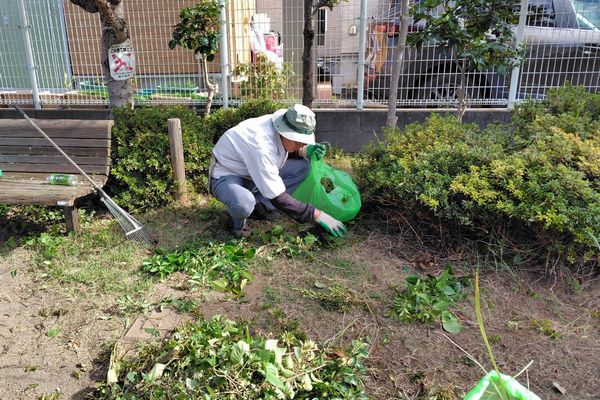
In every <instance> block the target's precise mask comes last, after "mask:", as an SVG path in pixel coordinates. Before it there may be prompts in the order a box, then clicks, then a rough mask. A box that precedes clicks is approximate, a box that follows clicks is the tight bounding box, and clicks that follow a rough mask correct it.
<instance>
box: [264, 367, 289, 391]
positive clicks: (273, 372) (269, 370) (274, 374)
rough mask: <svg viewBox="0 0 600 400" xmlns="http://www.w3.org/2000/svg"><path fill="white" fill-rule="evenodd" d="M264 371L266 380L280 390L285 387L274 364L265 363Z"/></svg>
mask: <svg viewBox="0 0 600 400" xmlns="http://www.w3.org/2000/svg"><path fill="white" fill-rule="evenodd" d="M264 373H265V379H266V381H267V382H269V383H270V384H271V385H273V386H275V387H276V388H277V389H279V390H282V391H283V390H285V389H286V388H285V385H284V384H283V382H282V381H281V379H279V371H278V370H277V367H276V366H275V365H273V364H271V363H265V370H264Z"/></svg>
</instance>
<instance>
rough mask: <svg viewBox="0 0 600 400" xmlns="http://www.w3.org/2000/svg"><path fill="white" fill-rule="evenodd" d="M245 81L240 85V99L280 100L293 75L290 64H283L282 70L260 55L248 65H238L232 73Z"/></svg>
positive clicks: (286, 90)
mask: <svg viewBox="0 0 600 400" xmlns="http://www.w3.org/2000/svg"><path fill="white" fill-rule="evenodd" d="M233 73H234V75H239V76H242V77H244V78H245V79H244V80H242V81H241V83H240V91H241V94H242V97H245V98H263V99H281V98H284V97H285V95H286V93H287V92H288V85H289V80H290V77H291V76H293V75H294V71H293V69H292V66H291V64H289V63H284V64H283V67H282V68H277V66H276V65H275V64H274V63H273V62H271V61H269V59H268V58H267V57H266V56H265V55H264V54H261V53H257V54H256V60H255V61H254V62H251V63H249V64H239V65H238V66H237V67H236V68H235V70H234V71H233Z"/></svg>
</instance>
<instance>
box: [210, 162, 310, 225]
mask: <svg viewBox="0 0 600 400" xmlns="http://www.w3.org/2000/svg"><path fill="white" fill-rule="evenodd" d="M309 167H310V163H309V162H308V160H304V159H288V160H287V161H286V162H285V164H284V165H283V168H281V169H280V170H279V176H281V179H282V180H283V183H284V185H285V188H286V190H285V191H286V193H289V194H291V193H293V192H294V190H296V188H297V187H298V185H300V183H301V182H302V181H303V180H304V178H306V176H307V175H308V170H309ZM210 192H211V193H212V195H213V196H215V197H216V199H217V200H219V201H220V202H221V203H223V204H225V205H226V206H227V212H228V213H229V215H230V216H231V219H232V228H233V229H234V230H240V229H242V228H243V227H244V225H245V224H246V219H247V218H248V217H249V216H250V214H252V211H253V210H254V205H255V204H256V203H257V202H261V203H262V204H263V205H264V206H265V207H266V208H267V210H274V209H275V207H273V204H271V202H270V201H269V199H267V198H265V197H264V196H263V195H262V194H260V192H259V191H258V189H257V188H256V185H255V184H254V182H253V181H252V180H251V179H250V178H243V177H241V176H236V175H227V176H222V177H220V178H219V179H215V178H210Z"/></svg>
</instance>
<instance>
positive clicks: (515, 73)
mask: <svg viewBox="0 0 600 400" xmlns="http://www.w3.org/2000/svg"><path fill="white" fill-rule="evenodd" d="M527 6H528V0H521V10H520V11H519V13H520V14H519V26H518V27H517V41H516V43H515V46H520V45H521V44H522V43H523V39H524V38H525V23H526V22H527V12H528V7H527ZM520 75H521V66H517V67H514V68H513V70H512V73H511V74H510V89H509V92H508V109H509V110H511V109H512V108H513V107H514V106H515V100H516V99H517V88H518V87H519V76H520Z"/></svg>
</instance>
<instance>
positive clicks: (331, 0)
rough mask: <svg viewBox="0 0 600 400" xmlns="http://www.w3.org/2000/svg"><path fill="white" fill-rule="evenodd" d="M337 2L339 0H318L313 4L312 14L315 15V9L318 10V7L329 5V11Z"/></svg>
mask: <svg viewBox="0 0 600 400" xmlns="http://www.w3.org/2000/svg"><path fill="white" fill-rule="evenodd" d="M339 2H340V1H339V0H319V1H318V2H317V4H315V5H314V6H313V12H312V15H315V14H316V13H317V11H319V8H323V7H329V11H331V10H333V7H335V6H336V5H337V4H338V3H339Z"/></svg>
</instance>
